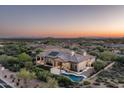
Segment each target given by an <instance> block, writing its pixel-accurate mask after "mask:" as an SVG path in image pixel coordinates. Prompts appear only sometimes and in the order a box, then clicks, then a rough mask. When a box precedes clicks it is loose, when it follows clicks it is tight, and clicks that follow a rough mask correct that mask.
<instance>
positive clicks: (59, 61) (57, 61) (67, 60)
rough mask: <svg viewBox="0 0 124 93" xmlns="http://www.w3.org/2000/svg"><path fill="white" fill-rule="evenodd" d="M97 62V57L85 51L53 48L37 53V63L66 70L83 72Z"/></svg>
mask: <svg viewBox="0 0 124 93" xmlns="http://www.w3.org/2000/svg"><path fill="white" fill-rule="evenodd" d="M93 62H95V57H94V56H91V55H88V54H87V53H86V52H84V53H83V54H82V55H80V54H76V53H74V52H72V51H64V50H59V49H51V50H47V51H44V52H42V53H40V54H39V55H37V57H36V63H37V64H40V65H45V66H49V67H55V68H58V69H63V70H65V71H75V72H81V71H83V70H84V69H86V68H87V67H91V64H92V63H93Z"/></svg>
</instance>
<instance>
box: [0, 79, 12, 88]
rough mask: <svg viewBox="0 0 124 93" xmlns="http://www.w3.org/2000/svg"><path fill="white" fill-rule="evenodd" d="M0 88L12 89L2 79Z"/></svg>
mask: <svg viewBox="0 0 124 93" xmlns="http://www.w3.org/2000/svg"><path fill="white" fill-rule="evenodd" d="M0 88H12V87H11V86H10V85H8V84H7V83H5V82H4V81H2V80H1V79H0Z"/></svg>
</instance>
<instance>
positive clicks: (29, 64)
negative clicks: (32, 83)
mask: <svg viewBox="0 0 124 93" xmlns="http://www.w3.org/2000/svg"><path fill="white" fill-rule="evenodd" d="M32 67H33V63H32V62H31V61H30V62H26V63H25V68H26V69H27V70H30V69H31V68H32Z"/></svg>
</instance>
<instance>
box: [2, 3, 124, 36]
mask: <svg viewBox="0 0 124 93" xmlns="http://www.w3.org/2000/svg"><path fill="white" fill-rule="evenodd" d="M0 37H38V38H39V37H124V6H106V5H104V6H86V5H85V6H83V5H82V6H0Z"/></svg>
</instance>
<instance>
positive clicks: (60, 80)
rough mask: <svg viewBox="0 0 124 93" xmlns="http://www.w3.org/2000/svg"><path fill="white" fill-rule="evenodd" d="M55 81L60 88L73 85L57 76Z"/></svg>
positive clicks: (65, 78)
mask: <svg viewBox="0 0 124 93" xmlns="http://www.w3.org/2000/svg"><path fill="white" fill-rule="evenodd" d="M57 80H58V84H59V86H61V87H69V86H71V85H73V82H72V81H71V80H70V79H68V78H67V77H64V76H59V77H58V78H57Z"/></svg>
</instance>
